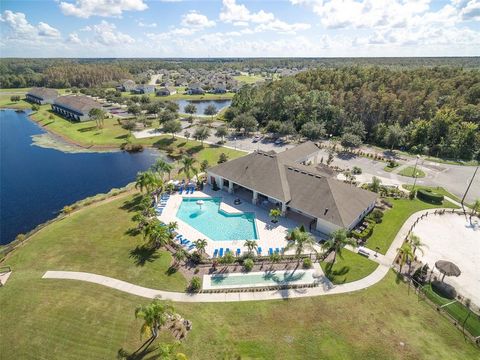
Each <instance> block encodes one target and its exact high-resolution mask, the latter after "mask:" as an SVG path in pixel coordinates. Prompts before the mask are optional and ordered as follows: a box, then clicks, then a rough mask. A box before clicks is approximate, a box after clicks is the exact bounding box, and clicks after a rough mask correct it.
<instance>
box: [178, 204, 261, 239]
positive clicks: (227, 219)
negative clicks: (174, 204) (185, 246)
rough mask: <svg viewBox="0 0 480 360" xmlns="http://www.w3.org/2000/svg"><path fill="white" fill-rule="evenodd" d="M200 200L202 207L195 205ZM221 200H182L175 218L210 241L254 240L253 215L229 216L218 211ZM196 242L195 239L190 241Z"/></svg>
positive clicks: (255, 235) (255, 232)
mask: <svg viewBox="0 0 480 360" xmlns="http://www.w3.org/2000/svg"><path fill="white" fill-rule="evenodd" d="M197 200H202V201H203V205H202V206H201V209H200V205H198V204H197ZM221 202H222V198H202V199H200V198H184V199H183V201H182V203H181V204H180V208H179V209H178V212H177V217H178V218H179V219H180V220H182V221H184V222H186V223H187V224H189V225H190V226H192V227H193V228H195V229H197V230H198V231H200V232H201V233H203V234H205V236H207V237H209V238H210V239H212V240H252V239H253V240H255V239H258V237H257V229H256V227H255V214H253V213H241V214H229V213H226V212H224V211H222V210H220V203H221ZM191 240H196V239H191Z"/></svg>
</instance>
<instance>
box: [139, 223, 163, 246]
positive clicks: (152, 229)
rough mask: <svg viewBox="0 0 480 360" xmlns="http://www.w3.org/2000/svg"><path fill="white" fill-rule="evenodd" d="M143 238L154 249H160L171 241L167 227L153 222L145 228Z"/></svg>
mask: <svg viewBox="0 0 480 360" xmlns="http://www.w3.org/2000/svg"><path fill="white" fill-rule="evenodd" d="M143 236H144V238H145V239H147V243H148V245H149V246H150V247H151V248H152V249H159V248H160V247H162V246H165V245H166V244H168V242H169V241H170V232H169V231H168V229H167V228H166V227H165V226H161V225H160V223H159V222H158V221H153V222H151V223H149V224H148V225H147V226H145V227H144V229H143Z"/></svg>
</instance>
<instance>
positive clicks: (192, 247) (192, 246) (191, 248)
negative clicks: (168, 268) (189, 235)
mask: <svg viewBox="0 0 480 360" xmlns="http://www.w3.org/2000/svg"><path fill="white" fill-rule="evenodd" d="M195 247H196V246H195V244H192V245H190V246H189V247H188V251H191V250H193V249H195Z"/></svg>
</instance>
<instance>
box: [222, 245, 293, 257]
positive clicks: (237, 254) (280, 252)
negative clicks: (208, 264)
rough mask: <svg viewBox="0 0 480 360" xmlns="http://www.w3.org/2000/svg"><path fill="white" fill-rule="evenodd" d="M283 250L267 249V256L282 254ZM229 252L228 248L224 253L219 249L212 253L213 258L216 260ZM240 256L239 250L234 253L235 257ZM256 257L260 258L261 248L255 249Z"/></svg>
mask: <svg viewBox="0 0 480 360" xmlns="http://www.w3.org/2000/svg"><path fill="white" fill-rule="evenodd" d="M283 250H284V249H283V248H275V250H273V248H270V249H268V255H272V254H273V253H274V252H275V253H276V254H283ZM228 252H230V249H229V248H226V249H225V252H224V251H223V248H220V249H215V250H214V251H213V257H214V258H216V257H223V255H224V254H226V253H228ZM241 254H242V251H241V250H240V249H237V251H236V252H235V256H240V255H241ZM257 255H258V256H262V248H261V247H258V248H257Z"/></svg>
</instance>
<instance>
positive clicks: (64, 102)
mask: <svg viewBox="0 0 480 360" xmlns="http://www.w3.org/2000/svg"><path fill="white" fill-rule="evenodd" d="M54 103H55V104H56V105H61V106H65V107H67V108H69V109H72V110H76V111H79V112H82V113H84V114H86V113H88V112H89V111H90V110H91V109H93V108H101V105H100V104H99V103H98V102H96V101H95V100H93V99H92V98H90V97H88V96H85V95H66V96H60V97H58V98H56V99H55V102H54Z"/></svg>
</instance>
